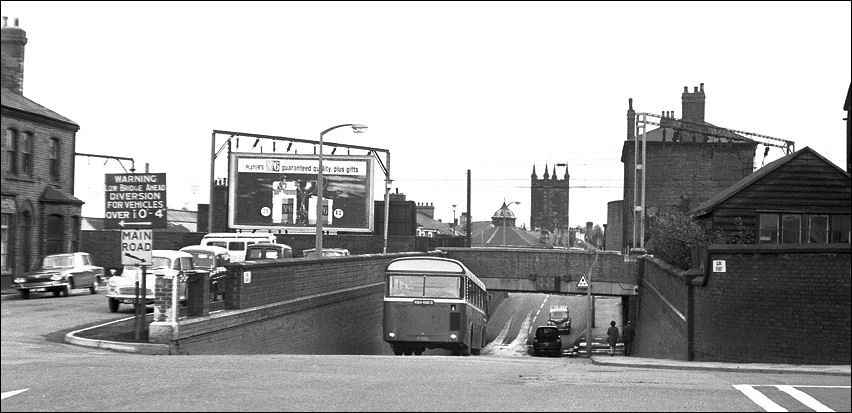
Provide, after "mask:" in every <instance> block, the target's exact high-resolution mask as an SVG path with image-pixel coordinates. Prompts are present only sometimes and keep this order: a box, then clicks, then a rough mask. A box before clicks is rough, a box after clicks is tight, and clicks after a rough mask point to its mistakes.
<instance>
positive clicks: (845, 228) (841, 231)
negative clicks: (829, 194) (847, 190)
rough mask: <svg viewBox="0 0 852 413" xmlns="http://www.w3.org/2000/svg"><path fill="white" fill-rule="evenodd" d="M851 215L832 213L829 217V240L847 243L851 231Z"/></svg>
mask: <svg viewBox="0 0 852 413" xmlns="http://www.w3.org/2000/svg"><path fill="white" fill-rule="evenodd" d="M850 217H852V216H850V215H832V217H831V242H843V243H846V244H848V243H849V239H850V237H849V233H850V231H852V218H850Z"/></svg>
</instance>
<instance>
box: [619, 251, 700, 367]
mask: <svg viewBox="0 0 852 413" xmlns="http://www.w3.org/2000/svg"><path fill="white" fill-rule="evenodd" d="M641 262H642V274H641V277H640V278H641V280H640V286H639V297H638V303H637V305H636V307H637V311H636V313H637V317H638V320H637V321H636V324H635V325H636V339H635V340H636V341H635V342H634V344H633V347H634V352H635V354H636V356H638V357H652V358H665V359H675V360H687V357H688V354H687V350H688V342H687V322H686V320H685V319H683V318H682V317H681V314H682V315H684V316H687V311H686V310H687V305H688V301H687V298H688V288H687V285H686V283H685V282H684V275H683V273H684V271H682V270H680V269H678V268H675V267H673V266H671V265H669V264H666V263H665V262H663V261H661V260H659V259H657V258H654V257H653V256H645V257H644V258H643V259H642V260H641ZM678 313H680V314H678ZM631 319H632V317H631Z"/></svg>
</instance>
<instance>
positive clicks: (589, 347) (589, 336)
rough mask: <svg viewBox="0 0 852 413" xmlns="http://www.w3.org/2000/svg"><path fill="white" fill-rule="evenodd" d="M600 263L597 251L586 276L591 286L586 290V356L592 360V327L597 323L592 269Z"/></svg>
mask: <svg viewBox="0 0 852 413" xmlns="http://www.w3.org/2000/svg"><path fill="white" fill-rule="evenodd" d="M597 262H598V250H595V260H594V261H593V262H592V266H591V267H589V273H588V274H587V275H586V282H587V283H588V284H589V286H588V287H587V288H586V295H587V296H588V297H589V308H588V313H589V319H588V323H589V330H588V333H587V334H586V355H587V356H588V357H589V358H590V359H591V358H592V326H593V325H594V321H595V297H594V295H592V269H594V268H595V264H597Z"/></svg>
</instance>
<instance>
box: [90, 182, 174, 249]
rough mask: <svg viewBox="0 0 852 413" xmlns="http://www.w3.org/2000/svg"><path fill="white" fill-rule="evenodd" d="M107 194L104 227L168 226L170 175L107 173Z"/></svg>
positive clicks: (145, 227) (105, 193)
mask: <svg viewBox="0 0 852 413" xmlns="http://www.w3.org/2000/svg"><path fill="white" fill-rule="evenodd" d="M104 195H105V196H104V198H105V202H106V207H105V209H104V210H105V211H106V216H105V219H104V229H152V228H166V222H167V221H166V219H167V217H166V213H167V209H166V174H164V173H155V174H149V173H144V174H106V179H105V185H104ZM122 259H123V258H122Z"/></svg>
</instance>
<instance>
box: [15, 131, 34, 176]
mask: <svg viewBox="0 0 852 413" xmlns="http://www.w3.org/2000/svg"><path fill="white" fill-rule="evenodd" d="M18 149H19V150H20V152H21V173H22V174H25V175H32V174H33V158H32V153H33V133H32V132H24V135H23V136H22V139H21V143H20V145H19V146H18Z"/></svg>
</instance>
